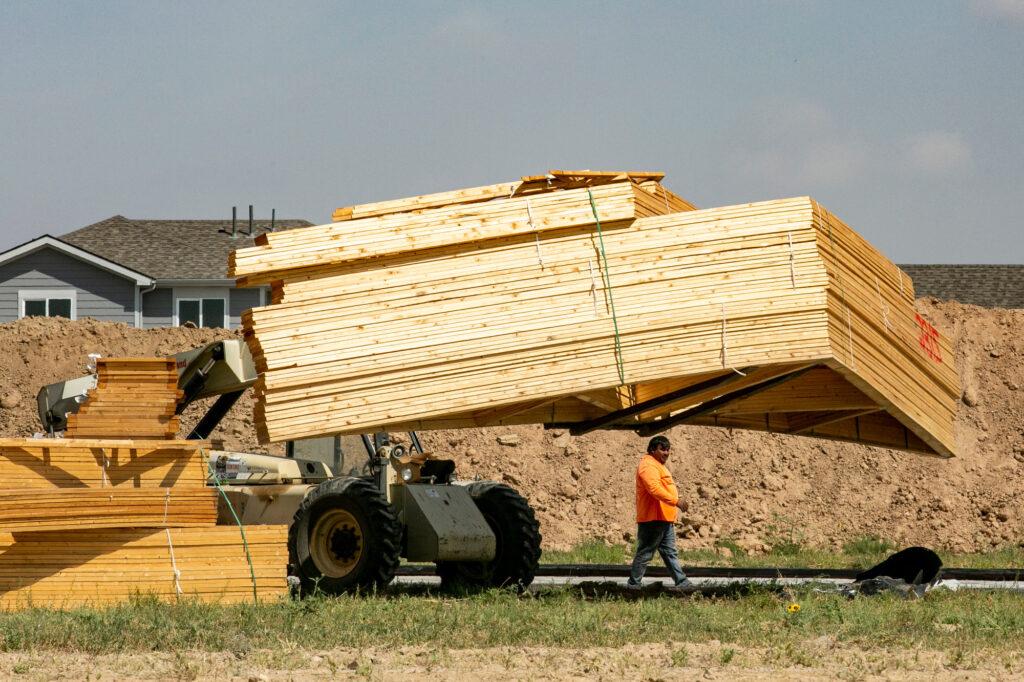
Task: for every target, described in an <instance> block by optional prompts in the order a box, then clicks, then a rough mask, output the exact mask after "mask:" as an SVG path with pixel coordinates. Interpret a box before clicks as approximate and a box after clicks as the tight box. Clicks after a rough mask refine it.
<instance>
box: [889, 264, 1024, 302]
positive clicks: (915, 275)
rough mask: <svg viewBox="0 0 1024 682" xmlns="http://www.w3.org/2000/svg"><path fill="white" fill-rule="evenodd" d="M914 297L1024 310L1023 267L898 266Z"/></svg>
mask: <svg viewBox="0 0 1024 682" xmlns="http://www.w3.org/2000/svg"><path fill="white" fill-rule="evenodd" d="M900 267H901V268H902V269H903V271H904V272H906V273H907V274H908V275H910V279H912V280H914V293H915V294H916V295H917V296H934V297H935V298H941V299H945V300H952V301H960V302H961V303H971V304H973V305H980V306H984V307H986V308H1024V265H901V266H900Z"/></svg>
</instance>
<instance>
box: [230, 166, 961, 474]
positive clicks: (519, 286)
mask: <svg viewBox="0 0 1024 682" xmlns="http://www.w3.org/2000/svg"><path fill="white" fill-rule="evenodd" d="M559 173H565V172H561V171H560V172H559ZM573 173H574V175H572V176H569V175H564V176H555V175H554V173H552V177H573V178H574V179H573V183H572V185H571V186H566V187H559V186H557V184H555V185H554V186H552V187H545V188H543V191H541V190H540V189H538V190H537V191H536V192H535V193H532V194H526V193H524V194H523V195H521V196H516V195H515V193H514V192H513V196H512V197H509V196H507V195H502V194H501V193H500V192H499V190H500V189H502V188H503V187H504V185H498V186H490V187H493V188H496V189H493V190H488V189H487V188H472V189H470V190H463V191H462V192H463V194H462V195H460V194H459V192H455V193H444V194H443V195H427V196H426V197H415V198H413V199H409V200H396V201H392V202H382V203H380V204H374V205H368V206H367V207H349V208H348V209H345V210H343V211H342V212H341V214H340V215H341V217H342V218H345V219H344V220H342V221H340V222H336V223H334V224H331V225H327V226H318V227H310V228H302V229H299V230H293V231H289V232H284V233H275V234H272V235H269V236H268V237H267V239H266V240H265V243H263V244H261V245H260V246H257V247H254V248H252V249H242V250H239V251H237V252H236V254H235V258H234V260H233V267H234V268H235V271H234V272H235V274H236V275H238V276H240V277H242V278H243V280H244V281H245V282H247V283H269V284H270V285H271V302H272V304H271V305H269V306H264V307H261V308H255V309H253V310H252V311H250V312H248V313H247V314H246V315H244V316H243V326H244V328H245V336H246V341H247V342H248V344H249V347H250V349H251V350H252V353H253V357H254V360H255V362H256V366H257V369H258V370H259V371H260V372H261V378H260V380H259V381H258V382H257V384H256V387H255V392H256V397H257V405H256V422H257V429H258V431H259V434H260V437H261V439H263V440H270V441H279V440H287V439H291V438H302V437H308V436H314V435H321V434H325V433H344V432H349V433H358V432H366V431H369V430H375V429H399V428H410V427H414V428H421V429H424V428H425V429H429V428H458V427H468V426H482V425H492V424H511V423H544V424H550V425H557V426H565V427H569V428H572V429H574V430H576V431H578V432H583V431H586V430H590V429H592V428H628V429H634V430H638V431H640V432H642V433H650V432H654V431H656V430H659V429H663V428H667V427H669V426H671V425H674V424H676V423H700V424H717V425H720V426H732V427H740V428H753V429H761V430H769V431H780V432H786V433H799V434H804V435H810V436H818V437H823V438H837V439H850V440H857V441H861V442H865V443H872V444H878V445H884V446H887V447H893V448H898V449H904V450H912V451H918V452H925V453H929V454H937V455H942V456H950V455H952V454H953V449H954V442H953V434H952V420H953V412H954V410H955V401H956V399H957V397H958V396H959V387H958V384H957V375H956V371H955V368H954V367H953V365H952V354H951V349H950V346H949V343H948V341H947V340H946V339H945V338H944V337H943V336H942V335H941V334H939V333H938V332H937V331H936V330H934V329H933V328H932V327H931V326H930V325H928V324H927V322H926V321H924V320H922V319H921V318H920V317H919V316H916V314H915V313H914V310H913V307H912V304H913V288H912V284H911V283H910V280H909V278H908V277H907V276H906V275H905V274H904V273H902V272H901V271H900V270H899V268H897V267H896V266H895V265H893V264H892V263H891V262H890V261H888V260H887V259H885V258H884V257H883V256H882V255H881V254H879V253H878V252H877V251H876V250H875V249H873V248H872V247H871V246H870V245H869V244H868V243H867V242H866V241H864V240H863V239H862V238H860V237H859V236H858V235H857V234H856V233H855V232H853V230H851V229H850V228H848V227H847V226H846V225H844V224H843V223H842V222H841V221H839V220H838V219H837V218H836V217H835V216H834V215H832V214H831V213H829V212H828V211H826V210H825V209H823V208H822V207H821V206H820V205H819V204H817V202H815V201H814V200H812V199H810V198H808V197H798V198H794V199H784V200H777V201H768V202H760V203H756V204H743V205H738V206H725V207H720V208H711V209H703V210H694V209H693V207H692V206H691V205H690V204H689V203H687V202H685V201H684V200H681V199H678V197H676V196H675V195H674V194H671V193H670V192H668V191H667V190H664V189H663V187H662V186H661V184H660V183H659V182H658V181H657V179H656V177H655V176H656V174H645V175H643V176H642V177H631V176H630V174H627V173H604V174H591V176H592V177H591V179H590V180H588V179H587V178H588V175H587V173H586V172H573ZM524 183H525V180H524ZM463 199H464V201H463ZM447 200H451V201H453V202H455V203H453V204H451V205H443V204H441V202H443V201H447ZM470 200H472V201H470ZM538 207H541V208H539V209H538ZM588 214H589V218H588ZM541 219H543V222H541ZM599 224H600V227H599ZM792 395H796V396H800V400H787V398H786V397H787V396H792Z"/></svg>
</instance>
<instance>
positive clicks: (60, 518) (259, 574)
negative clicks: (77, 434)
mask: <svg viewBox="0 0 1024 682" xmlns="http://www.w3.org/2000/svg"><path fill="white" fill-rule="evenodd" d="M206 446H207V444H206V443H205V442H202V441H177V440H149V441H146V440H127V439H121V440H109V439H107V440H104V439H92V438H90V439H71V438H68V439H3V440H0V479H2V480H3V481H4V483H3V484H2V485H3V487H2V488H0V608H23V607H27V606H48V607H56V608H62V607H70V606H82V605H99V604H108V603H116V602H122V601H125V600H127V599H130V598H131V597H133V596H134V595H137V594H153V595H156V596H157V597H160V598H178V597H184V598H189V599H198V600H201V601H223V602H232V601H245V600H252V599H254V598H263V597H270V596H275V595H283V594H285V593H286V589H287V584H286V580H285V578H286V571H287V561H288V557H287V527H286V526H257V527H249V528H246V529H244V532H245V537H246V539H247V540H248V544H249V554H250V555H251V558H252V566H251V567H250V564H249V559H248V558H247V556H246V550H245V547H244V543H243V537H242V529H240V528H238V527H237V526H235V525H230V526H218V525H216V524H217V511H218V510H217V503H218V492H217V490H215V489H213V488H209V487H207V486H206V472H207V463H206V461H205V455H204V448H205V447H206ZM253 576H255V579H254V578H253Z"/></svg>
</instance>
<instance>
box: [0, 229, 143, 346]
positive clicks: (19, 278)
mask: <svg viewBox="0 0 1024 682" xmlns="http://www.w3.org/2000/svg"><path fill="white" fill-rule="evenodd" d="M8 254H10V252H7V253H5V254H0V321H2V322H10V321H13V320H16V319H18V318H19V317H21V316H22V313H23V311H24V304H25V301H26V300H31V299H36V298H44V299H45V298H49V297H60V298H70V299H71V300H72V316H73V317H74V318H76V319H81V318H83V317H94V318H96V319H100V320H110V321H114V322H123V323H125V324H129V325H133V326H135V325H136V324H137V323H138V320H137V316H136V310H137V308H138V306H137V301H138V291H139V285H138V284H137V283H136V282H137V281H138V279H139V278H138V277H128V276H124V275H122V274H119V273H114V272H112V271H111V269H109V268H106V267H101V266H100V265H98V264H96V263H94V262H91V261H89V260H87V259H84V258H81V257H78V256H77V255H71V254H69V253H68V252H67V251H66V250H64V249H60V248H57V247H54V246H52V245H49V244H44V245H41V246H39V247H38V248H34V249H26V250H25V251H24V252H22V253H20V254H18V255H17V256H16V257H13V258H11V257H7V256H8ZM143 281H146V280H143ZM150 281H152V280H150Z"/></svg>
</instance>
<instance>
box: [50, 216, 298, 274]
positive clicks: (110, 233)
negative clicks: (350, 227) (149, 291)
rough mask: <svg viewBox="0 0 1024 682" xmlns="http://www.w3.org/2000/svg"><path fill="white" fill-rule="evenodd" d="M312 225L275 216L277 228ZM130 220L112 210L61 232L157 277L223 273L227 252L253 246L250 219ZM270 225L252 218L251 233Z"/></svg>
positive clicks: (65, 238)
mask: <svg viewBox="0 0 1024 682" xmlns="http://www.w3.org/2000/svg"><path fill="white" fill-rule="evenodd" d="M307 225H312V223H310V222H309V221H307V220H278V221H276V222H275V227H276V228H277V229H286V228H291V227H304V226H307ZM238 227H239V230H238V232H237V234H238V236H237V237H236V238H234V239H233V238H232V237H231V235H230V234H225V233H224V232H221V230H224V231H226V232H228V233H230V232H231V221H230V220H132V219H129V218H125V217H124V216H120V215H116V216H113V217H111V218H107V219H106V220H101V221H100V222H98V223H93V224H92V225H88V226H86V227H83V228H81V229H79V230H75V231H74V232H69V233H67V234H65V235H63V236H61V237H60V239H61V240H62V241H65V242H68V243H69V244H73V245H75V246H77V247H79V248H82V249H86V250H88V251H91V252H92V253H95V254H96V255H98V256H102V257H103V258H106V259H107V260H112V261H114V262H115V263H119V264H121V265H123V266H125V267H126V268H131V269H132V270H137V271H138V272H141V273H144V274H147V275H149V276H150V277H152V278H154V279H157V280H169V279H175V280H183V279H226V278H227V276H228V275H227V263H228V253H230V252H231V251H232V250H234V249H240V248H244V247H247V246H252V244H253V242H252V237H250V236H248V235H247V234H244V233H245V232H247V231H248V227H249V222H248V220H239V221H238ZM269 229H270V221H269V220H256V221H254V222H253V236H255V235H258V234H262V233H263V232H266V231H267V230H269Z"/></svg>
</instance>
